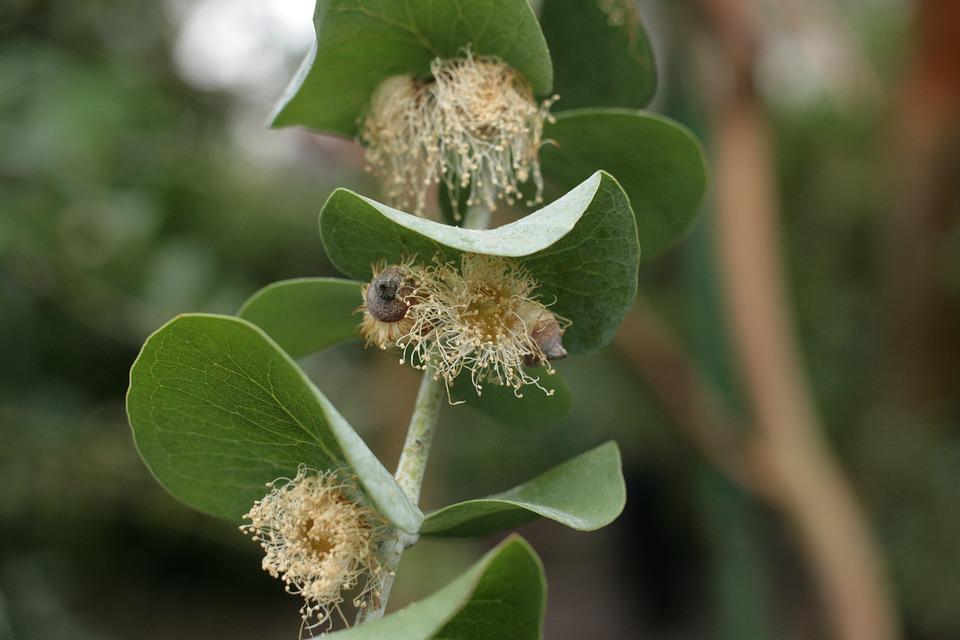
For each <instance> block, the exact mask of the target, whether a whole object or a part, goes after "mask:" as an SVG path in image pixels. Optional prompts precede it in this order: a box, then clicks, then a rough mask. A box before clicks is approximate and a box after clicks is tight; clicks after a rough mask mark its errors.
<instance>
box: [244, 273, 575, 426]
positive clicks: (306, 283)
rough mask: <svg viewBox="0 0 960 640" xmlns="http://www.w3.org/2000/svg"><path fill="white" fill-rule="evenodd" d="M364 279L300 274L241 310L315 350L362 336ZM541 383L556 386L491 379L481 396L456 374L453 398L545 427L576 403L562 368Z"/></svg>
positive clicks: (285, 344) (278, 335)
mask: <svg viewBox="0 0 960 640" xmlns="http://www.w3.org/2000/svg"><path fill="white" fill-rule="evenodd" d="M361 286H362V283H360V282H356V281H353V280H340V279H337V278H297V279H295V280H284V281H281V282H276V283H274V284H271V285H268V286H266V287H264V288H263V289H261V290H260V291H258V292H257V293H255V294H254V295H252V296H251V297H250V299H249V300H247V302H245V303H244V305H243V307H241V309H240V312H239V316H240V317H241V318H243V319H244V320H247V321H249V322H252V323H253V324H255V325H257V326H258V327H260V328H261V329H263V331H265V332H266V333H267V335H269V336H270V337H271V338H273V340H274V341H276V343H277V344H278V345H279V346H280V348H282V349H283V350H284V351H286V352H287V353H288V354H289V355H290V356H292V357H294V358H302V357H304V356H307V355H310V354H312V353H316V352H317V351H320V350H322V349H326V348H327V347H332V346H333V345H335V344H338V343H340V342H344V341H347V340H353V339H356V338H357V337H358V333H357V325H358V323H359V322H360V317H359V316H358V315H356V314H355V313H354V311H355V310H356V309H357V307H358V306H359V304H360V301H361V294H360V288H361ZM534 375H539V376H540V384H542V385H543V386H544V387H545V388H546V389H547V390H551V391H553V395H550V396H548V395H547V394H546V393H544V392H543V391H542V390H540V389H535V388H527V389H525V390H524V393H523V397H522V398H517V397H516V396H514V394H513V389H509V388H506V387H498V386H496V385H492V384H488V385H485V386H484V388H483V394H482V395H480V396H478V395H477V393H476V391H474V389H473V386H472V385H471V384H470V379H469V376H461V377H460V378H458V379H457V380H456V382H455V384H454V386H453V389H452V390H451V394H452V396H453V398H454V400H455V401H457V400H464V401H466V402H467V403H468V404H469V405H470V406H471V407H473V408H474V409H476V410H478V411H480V412H482V413H484V414H486V415H488V416H490V417H491V418H493V419H495V420H497V421H499V422H501V423H502V424H506V425H509V426H512V427H517V428H523V429H530V428H538V427H545V426H548V425H551V424H554V423H556V422H558V421H560V420H562V419H563V418H564V416H566V415H567V413H569V412H570V407H571V406H572V405H573V396H572V394H571V393H570V387H568V386H567V384H566V383H565V382H564V381H563V378H561V377H560V375H559V374H554V375H548V374H546V372H543V371H541V372H540V373H534Z"/></svg>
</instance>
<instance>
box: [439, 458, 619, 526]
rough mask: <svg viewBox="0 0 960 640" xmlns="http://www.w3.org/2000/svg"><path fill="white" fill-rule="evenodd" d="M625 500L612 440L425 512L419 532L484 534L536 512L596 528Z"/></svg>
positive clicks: (616, 513) (538, 515) (610, 519)
mask: <svg viewBox="0 0 960 640" xmlns="http://www.w3.org/2000/svg"><path fill="white" fill-rule="evenodd" d="M625 502H626V488H625V486H624V482H623V471H622V468H621V462H620V449H619V448H618V447H617V444H616V443H615V442H612V441H611V442H608V443H606V444H603V445H601V446H599V447H597V448H596V449H593V450H591V451H588V452H587V453H584V454H581V455H579V456H577V457H576V458H573V459H572V460H568V461H567V462H564V463H563V464H561V465H559V466H557V467H554V468H553V469H551V470H550V471H547V472H546V473H544V474H543V475H540V476H538V477H536V478H534V479H533V480H530V481H529V482H525V483H523V484H521V485H520V486H517V487H514V488H513V489H510V490H509V491H504V492H503V493H498V494H496V495H492V496H489V497H487V498H479V499H476V500H468V501H466V502H459V503H457V504H453V505H450V506H448V507H444V508H443V509H440V510H439V511H434V512H433V513H430V514H428V515H427V517H426V518H424V520H423V525H422V526H421V528H420V533H421V534H422V535H431V536H449V537H462V536H485V535H488V534H491V533H496V532H498V531H504V530H508V529H512V528H514V527H517V526H519V525H521V524H526V523H527V522H532V521H533V520H536V519H537V518H549V519H550V520H554V521H556V522H559V523H560V524H563V525H566V526H568V527H570V528H572V529H576V530H578V531H594V530H596V529H599V528H601V527H605V526H606V525H608V524H610V523H611V522H613V521H614V520H615V519H616V518H617V516H619V515H620V512H621V511H623V506H624V504H625Z"/></svg>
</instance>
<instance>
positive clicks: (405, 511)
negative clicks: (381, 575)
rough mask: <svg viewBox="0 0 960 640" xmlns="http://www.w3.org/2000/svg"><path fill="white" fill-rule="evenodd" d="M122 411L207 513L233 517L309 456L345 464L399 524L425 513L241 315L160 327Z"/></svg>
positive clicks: (155, 466) (196, 317)
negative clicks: (270, 482)
mask: <svg viewBox="0 0 960 640" xmlns="http://www.w3.org/2000/svg"><path fill="white" fill-rule="evenodd" d="M127 414H128V416H129V419H130V425H131V427H132V428H133V435H134V439H135V440H136V443H137V448H138V449H139V451H140V455H141V456H142V457H143V460H144V462H146V464H147V466H148V467H149V468H150V470H151V471H152V472H153V474H154V475H155V476H156V478H157V480H158V481H159V482H160V483H161V484H162V485H163V486H164V487H166V489H167V490H168V491H170V493H172V494H173V495H174V496H176V497H177V498H179V499H180V500H182V501H183V502H185V503H186V504H188V505H190V506H191V507H194V508H195V509H198V510H200V511H203V512H205V513H209V514H211V515H215V516H219V517H222V518H226V519H229V520H234V521H238V520H239V519H240V518H241V516H242V515H243V514H244V513H245V512H246V511H247V510H248V509H249V508H250V506H251V505H252V504H253V502H254V500H256V499H258V498H260V497H262V496H263V494H264V493H266V488H265V486H264V485H265V484H266V483H267V482H269V481H271V480H274V479H276V478H278V477H293V476H294V475H295V474H296V471H297V467H298V466H299V465H301V464H306V465H308V466H311V467H314V468H318V469H349V470H352V471H353V472H354V473H355V474H356V476H357V478H358V482H359V484H360V486H361V488H362V489H363V490H364V492H365V493H366V495H367V496H368V497H369V499H370V501H371V503H372V504H373V506H374V507H375V508H376V509H377V510H378V511H380V513H381V514H383V516H384V517H385V518H386V519H387V520H389V521H390V522H392V523H393V524H394V525H396V526H397V527H399V528H400V529H403V530H404V531H408V532H415V531H416V530H417V529H418V527H419V525H420V522H421V520H422V518H423V514H422V513H421V512H420V510H419V509H418V508H417V507H416V506H415V505H413V504H412V503H411V502H410V500H409V499H408V498H407V497H406V495H405V494H404V493H403V491H402V490H401V489H400V486H399V485H398V484H397V483H396V481H395V480H394V479H393V476H391V475H390V473H389V472H387V470H386V469H385V468H384V467H383V465H381V464H380V462H379V461H378V460H377V458H376V457H375V456H374V455H373V453H371V452H370V450H369V449H368V448H367V446H366V444H364V442H363V440H361V439H360V437H359V436H358V435H357V434H356V432H354V430H353V429H352V428H351V427H350V425H349V424H348V423H347V421H346V420H345V419H344V418H343V416H341V415H340V413H339V412H338V411H337V410H336V409H335V408H334V407H333V405H332V404H330V402H329V401H328V400H327V398H326V397H325V396H324V395H323V394H322V393H320V391H319V390H318V389H317V388H316V387H315V386H313V384H312V383H311V382H310V381H309V380H308V379H307V377H306V376H305V375H304V374H303V372H302V371H301V370H300V369H299V367H297V365H296V364H295V363H294V362H293V361H292V360H291V359H290V357H289V356H288V355H287V354H286V353H284V352H283V351H282V350H281V349H280V348H279V347H278V346H277V345H276V343H274V342H273V340H271V339H270V338H269V337H268V336H267V335H266V334H265V333H263V331H261V330H260V329H258V328H257V327H255V326H254V325H252V324H250V323H249V322H246V321H245V320H240V319H238V318H233V317H229V316H215V315H203V314H191V315H182V316H179V317H177V318H175V319H174V320H171V321H170V322H169V323H167V324H166V325H164V326H163V327H161V328H160V329H159V330H157V332H156V333H154V334H153V335H152V336H150V338H149V339H148V340H147V342H146V344H144V346H143V349H142V351H141V352H140V355H139V356H138V357H137V360H136V362H134V364H133V369H132V370H131V371H130V390H129V392H128V394H127Z"/></svg>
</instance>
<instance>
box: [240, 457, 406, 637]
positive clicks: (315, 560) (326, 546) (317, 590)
mask: <svg viewBox="0 0 960 640" xmlns="http://www.w3.org/2000/svg"><path fill="white" fill-rule="evenodd" d="M344 477H345V476H344V475H343V474H342V473H339V472H336V471H317V470H315V469H310V468H308V467H306V466H301V467H300V468H299V469H298V471H297V475H296V476H295V477H294V478H293V479H289V478H280V479H277V480H274V481H273V482H270V483H268V484H267V487H269V489H270V490H269V492H268V493H267V495H266V496H264V497H263V498H262V499H260V500H258V501H256V502H255V503H254V504H253V507H252V508H251V509H250V512H249V513H247V514H246V515H245V516H244V518H245V519H248V520H250V524H246V525H243V526H242V527H240V529H241V530H242V531H244V532H245V533H248V534H250V535H251V536H252V537H253V539H254V540H256V541H257V542H259V543H260V546H261V547H262V548H263V550H264V558H263V569H264V571H266V572H267V573H269V574H270V575H271V576H273V577H275V578H280V579H282V580H283V582H284V583H285V586H286V590H287V592H289V593H292V594H294V595H300V596H302V597H303V599H304V605H303V607H302V608H301V609H300V615H301V617H302V618H303V623H304V626H305V629H307V630H308V631H310V635H311V636H312V635H313V631H314V630H315V629H317V628H326V627H328V626H329V625H330V623H331V622H332V615H333V613H335V612H336V613H337V614H339V615H340V617H341V618H342V617H343V614H342V612H341V611H340V605H341V603H342V602H343V599H344V598H343V593H344V592H348V591H351V590H357V589H358V587H359V589H358V591H357V592H356V593H355V594H354V599H353V602H354V604H357V605H359V603H360V602H361V601H362V598H363V596H364V595H366V594H367V592H368V591H370V589H372V588H373V585H376V584H378V582H379V576H380V574H381V573H382V571H383V569H382V567H381V564H380V559H379V556H378V548H379V546H380V543H381V542H382V541H383V540H384V538H385V536H386V532H387V529H388V526H387V525H386V524H385V523H384V521H383V520H382V518H381V517H380V516H379V514H377V512H375V511H374V510H373V509H371V508H369V507H367V506H366V505H364V504H363V503H362V502H361V501H360V499H359V495H360V494H359V491H358V490H357V487H356V484H355V483H354V482H353V481H351V480H345V479H344Z"/></svg>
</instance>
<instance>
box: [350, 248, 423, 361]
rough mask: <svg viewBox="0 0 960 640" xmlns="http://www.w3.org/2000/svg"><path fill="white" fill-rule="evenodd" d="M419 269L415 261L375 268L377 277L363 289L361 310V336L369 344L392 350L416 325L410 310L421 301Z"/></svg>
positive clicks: (374, 276)
mask: <svg viewBox="0 0 960 640" xmlns="http://www.w3.org/2000/svg"><path fill="white" fill-rule="evenodd" d="M419 280H420V273H419V270H418V269H417V268H416V267H414V265H413V261H412V260H406V261H404V262H402V263H401V264H398V265H394V266H390V267H387V266H386V264H383V263H381V264H377V265H374V267H373V279H372V280H371V281H370V282H369V283H367V284H365V285H364V286H363V288H362V289H361V294H362V295H363V304H362V305H360V307H359V308H358V309H357V312H358V313H363V321H362V322H361V323H360V335H361V336H363V338H364V342H365V343H366V346H368V347H371V346H375V347H379V348H380V349H388V348H390V347H393V346H395V345H396V344H397V341H398V340H400V338H402V337H403V336H405V335H407V334H408V333H409V332H410V330H411V329H412V328H413V322H414V321H413V318H412V317H411V314H409V313H408V311H409V309H410V307H411V306H412V305H414V304H416V302H417V291H418V289H417V283H418V282H419Z"/></svg>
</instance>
